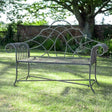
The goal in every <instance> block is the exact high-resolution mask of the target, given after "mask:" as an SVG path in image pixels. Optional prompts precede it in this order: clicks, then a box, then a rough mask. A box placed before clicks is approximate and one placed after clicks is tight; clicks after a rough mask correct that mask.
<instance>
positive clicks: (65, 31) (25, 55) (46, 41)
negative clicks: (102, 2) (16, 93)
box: [5, 20, 108, 92]
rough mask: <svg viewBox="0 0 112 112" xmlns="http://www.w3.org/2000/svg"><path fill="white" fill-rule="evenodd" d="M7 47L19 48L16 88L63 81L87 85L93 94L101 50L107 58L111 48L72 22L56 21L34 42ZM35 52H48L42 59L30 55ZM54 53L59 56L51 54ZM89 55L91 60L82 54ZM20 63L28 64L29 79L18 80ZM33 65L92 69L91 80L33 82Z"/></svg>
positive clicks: (13, 44)
mask: <svg viewBox="0 0 112 112" xmlns="http://www.w3.org/2000/svg"><path fill="white" fill-rule="evenodd" d="M56 23H57V24H58V25H57V24H56ZM64 23H66V24H68V25H66V26H65V25H63V24H64ZM59 43H60V45H59ZM46 46H47V48H46ZM57 47H60V49H61V48H62V49H61V55H60V52H59V51H60V49H59V48H57ZM5 48H6V51H7V52H9V51H10V50H11V49H15V55H16V78H15V82H14V85H16V83H17V82H19V81H60V82H65V83H71V84H79V85H85V86H88V87H90V88H91V90H92V91H93V92H94V90H93V87H92V86H93V84H94V83H97V78H96V63H97V53H98V50H100V51H102V53H101V54H100V55H103V54H104V53H105V52H107V50H108V47H107V46H106V45H105V44H104V43H100V42H98V41H95V40H93V39H90V38H88V37H87V36H86V35H85V34H84V33H83V32H82V31H81V30H80V29H78V28H74V27H73V26H72V25H71V24H70V23H69V22H67V21H63V20H60V21H55V22H53V23H52V24H51V25H50V26H49V27H48V28H45V29H42V30H41V31H40V33H39V34H37V36H35V37H34V38H32V39H29V40H27V41H25V42H18V43H9V44H7V45H6V47H5ZM99 48H100V49H99ZM32 49H39V50H42V51H44V53H43V54H42V55H41V56H38V55H37V56H32V55H31V52H30V51H31V50H32ZM35 51H36V50H35ZM53 51H54V52H53ZM37 52H38V50H37ZM51 52H52V53H53V54H55V55H51V54H50V53H51ZM85 52H86V53H88V54H89V57H90V58H84V57H82V53H83V54H84V53H85ZM20 63H26V64H27V65H28V67H27V69H28V73H27V76H26V78H21V79H18V66H19V64H20ZM32 63H43V64H59V65H60V64H66V65H77V66H78V65H80V66H89V69H88V78H87V79H66V80H62V79H58V80H57V79H49V78H43V77H38V76H36V77H35V78H40V79H41V80H38V79H37V80H31V79H30V77H33V76H32V75H31V74H30V64H32ZM93 65H94V78H91V67H92V66H93ZM74 73H75V71H74ZM76 81H78V82H79V81H88V84H83V83H78V82H76Z"/></svg>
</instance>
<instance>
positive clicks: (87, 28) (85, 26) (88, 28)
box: [78, 17, 95, 38]
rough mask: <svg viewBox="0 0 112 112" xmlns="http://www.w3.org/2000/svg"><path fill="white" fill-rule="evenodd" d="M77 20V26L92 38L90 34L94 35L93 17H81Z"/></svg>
mask: <svg viewBox="0 0 112 112" xmlns="http://www.w3.org/2000/svg"><path fill="white" fill-rule="evenodd" d="M78 21H79V27H80V29H81V30H82V31H83V33H85V34H86V35H87V36H88V37H89V38H92V36H94V25H95V22H94V17H93V18H92V17H90V18H87V19H86V18H83V19H81V20H78Z"/></svg>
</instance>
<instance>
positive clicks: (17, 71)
mask: <svg viewBox="0 0 112 112" xmlns="http://www.w3.org/2000/svg"><path fill="white" fill-rule="evenodd" d="M17 78H18V62H16V78H15V82H14V86H16V82H17Z"/></svg>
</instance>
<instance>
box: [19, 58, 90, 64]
mask: <svg viewBox="0 0 112 112" xmlns="http://www.w3.org/2000/svg"><path fill="white" fill-rule="evenodd" d="M18 62H26V63H45V64H71V65H90V58H63V57H30V58H26V59H22V60H18Z"/></svg>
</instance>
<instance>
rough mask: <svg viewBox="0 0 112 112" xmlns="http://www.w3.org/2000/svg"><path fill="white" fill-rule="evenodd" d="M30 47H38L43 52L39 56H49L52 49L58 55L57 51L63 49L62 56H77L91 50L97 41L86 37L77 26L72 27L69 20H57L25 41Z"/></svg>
mask: <svg viewBox="0 0 112 112" xmlns="http://www.w3.org/2000/svg"><path fill="white" fill-rule="evenodd" d="M25 42H26V43H28V44H29V46H30V49H40V50H44V51H45V52H44V53H43V54H42V55H41V56H46V55H47V56H50V51H54V52H53V53H55V56H56V57H57V56H58V51H63V54H64V55H63V56H64V57H66V56H68V54H69V53H70V54H72V56H75V55H77V56H79V54H80V53H81V52H83V53H84V52H86V53H87V52H89V54H90V52H91V48H92V46H93V45H96V44H97V43H99V42H98V41H95V40H92V39H90V38H88V37H87V36H86V35H85V34H84V33H83V32H82V31H81V30H80V29H79V28H74V27H73V26H72V25H71V24H70V23H69V22H67V21H63V20H59V21H55V22H53V23H52V24H51V25H50V26H49V27H48V28H45V29H43V30H41V32H40V33H39V34H38V35H37V36H35V37H34V38H32V39H30V40H27V41H25Z"/></svg>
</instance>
